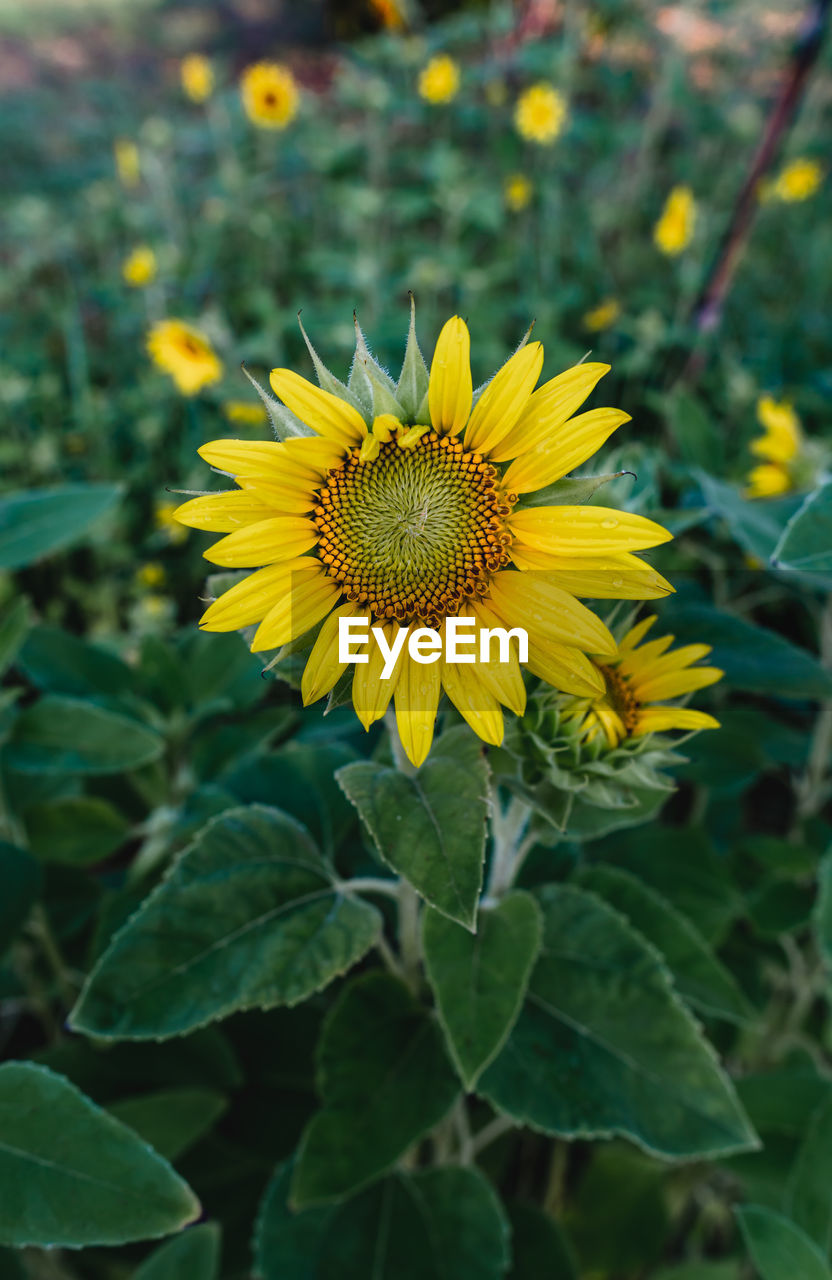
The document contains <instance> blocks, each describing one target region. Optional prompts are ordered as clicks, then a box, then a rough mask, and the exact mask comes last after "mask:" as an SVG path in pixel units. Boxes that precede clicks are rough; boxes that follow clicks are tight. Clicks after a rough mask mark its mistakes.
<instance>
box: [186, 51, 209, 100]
mask: <svg viewBox="0 0 832 1280" xmlns="http://www.w3.org/2000/svg"><path fill="white" fill-rule="evenodd" d="M179 75H180V78H181V81H182V88H183V90H184V92H185V93H186V94H187V96H188V97H189V98H190V100H191V102H205V101H206V99H208V98H210V96H211V94H212V93H213V92H214V69H213V67H212V66H211V63H210V62H209V61H208V59H207V58H205V57H203V56H202V54H201V53H189V54H188V56H187V58H183V59H182V63H181V65H180V67H179Z"/></svg>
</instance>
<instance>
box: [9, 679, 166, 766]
mask: <svg viewBox="0 0 832 1280" xmlns="http://www.w3.org/2000/svg"><path fill="white" fill-rule="evenodd" d="M164 749H165V743H164V739H163V738H161V737H160V736H159V734H158V733H154V731H153V730H152V729H148V728H147V726H146V725H143V724H140V723H139V722H138V721H137V720H129V719H128V718H127V717H126V716H122V715H118V714H117V713H116V712H114V711H107V710H105V708H104V707H99V706H96V705H95V704H94V703H91V702H83V701H81V700H80V699H78V698H64V697H60V696H58V695H57V694H47V695H46V697H44V698H40V699H39V700H38V701H37V702H35V703H33V704H32V706H31V707H27V709H26V710H25V711H24V712H22V714H21V715H20V716H19V718H18V720H17V722H16V724H15V726H14V731H13V733H12V738H11V745H10V749H9V753H8V763H9V764H10V766H11V768H12V769H15V770H17V771H18V772H20V773H48V774H55V773H77V774H104V773H121V772H122V770H125V769H138V768H139V767H140V766H141V765H143V764H149V763H150V762H151V761H152V760H158V759H159V756H161V755H162V752H163V751H164Z"/></svg>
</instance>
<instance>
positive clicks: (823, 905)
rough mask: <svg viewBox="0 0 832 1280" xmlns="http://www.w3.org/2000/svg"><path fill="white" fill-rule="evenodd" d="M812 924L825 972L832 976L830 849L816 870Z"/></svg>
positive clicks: (831, 859)
mask: <svg viewBox="0 0 832 1280" xmlns="http://www.w3.org/2000/svg"><path fill="white" fill-rule="evenodd" d="M814 924H815V937H816V938H817V941H818V946H819V947H820V950H821V954H822V956H823V958H824V960H825V961H826V972H827V974H832V849H830V850H829V852H828V853H827V854H826V856H825V857H824V858H823V859H822V860H821V864H820V867H819V869H818V897H817V902H816V904H815V916H814Z"/></svg>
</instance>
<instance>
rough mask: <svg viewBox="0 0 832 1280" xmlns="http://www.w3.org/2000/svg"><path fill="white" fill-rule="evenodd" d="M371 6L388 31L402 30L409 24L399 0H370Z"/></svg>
mask: <svg viewBox="0 0 832 1280" xmlns="http://www.w3.org/2000/svg"><path fill="white" fill-rule="evenodd" d="M370 8H371V9H372V10H373V13H374V14H375V16H376V17H377V18H378V20H379V22H380V23H381V24H382V26H385V27H386V28H387V30H388V31H401V30H402V28H403V27H405V26H406V25H407V24H406V22H405V16H404V13H403V12H402V9H401V6H400V5H399V4H398V3H397V0H370Z"/></svg>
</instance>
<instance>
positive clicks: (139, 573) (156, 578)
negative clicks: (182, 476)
mask: <svg viewBox="0 0 832 1280" xmlns="http://www.w3.org/2000/svg"><path fill="white" fill-rule="evenodd" d="M167 505H168V506H172V505H173V504H172V503H168V504H167ZM168 527H169V526H168V524H167V521H166V522H165V528H166V529H167V528H168ZM164 580H165V566H164V565H162V564H159V562H158V560H151V561H148V563H147V564H143V565H140V566H139V568H138V569H137V570H136V581H137V582H138V583H139V585H140V586H142V587H148V588H151V589H152V588H153V587H161V585H162V583H163V582H164Z"/></svg>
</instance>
